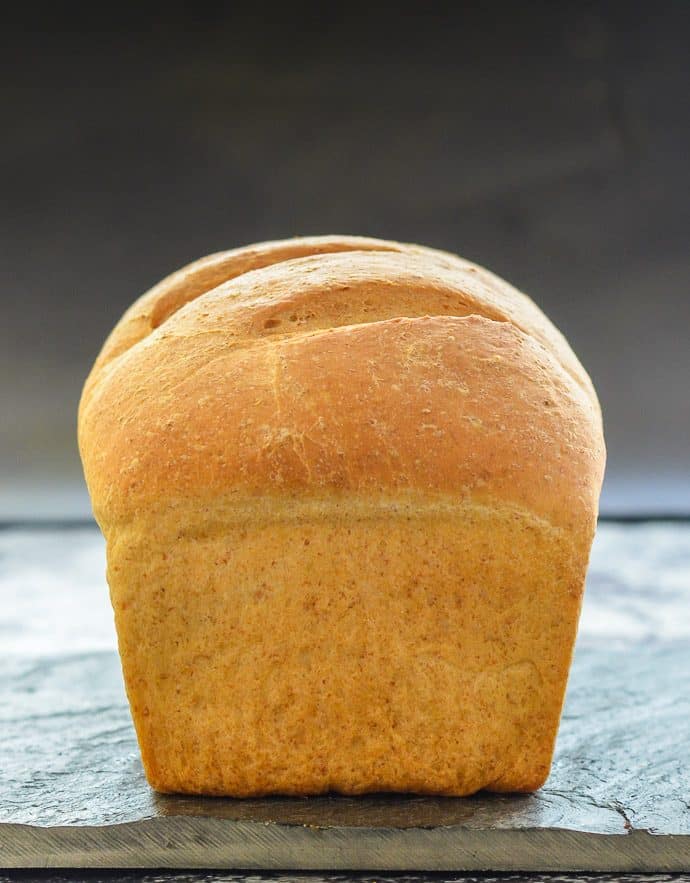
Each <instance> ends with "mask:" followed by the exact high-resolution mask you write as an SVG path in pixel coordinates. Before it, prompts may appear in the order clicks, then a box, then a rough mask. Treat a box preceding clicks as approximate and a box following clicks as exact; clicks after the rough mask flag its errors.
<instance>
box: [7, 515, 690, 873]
mask: <svg viewBox="0 0 690 883" xmlns="http://www.w3.org/2000/svg"><path fill="white" fill-rule="evenodd" d="M102 574H103V547H102V540H101V539H100V536H99V534H98V533H97V532H96V531H95V530H94V529H92V528H88V527H85V528H72V529H67V528H65V529H63V530H55V529H52V530H40V531H39V530H17V529H11V530H9V529H8V530H5V531H2V532H0V597H1V598H2V602H3V603H2V607H1V609H0V641H1V642H2V646H3V648H4V649H5V650H6V652H4V653H3V654H2V658H0V867H6V868H21V867H25V868H29V867H34V868H39V867H53V868H58V867H89V868H124V867H127V868H134V867H142V868H143V867H148V868H174V867H176V868H183V867H184V868H245V869H303V870H307V869H331V870H337V869H349V870H357V869H365V870H386V871H395V870H408V871H411V870H426V871H431V870H438V871H442V870H443V871H452V870H503V871H517V870H521V871H554V872H557V871H575V870H583V871H590V872H594V871H639V872H645V871H646V872H669V871H682V870H690V768H689V767H690V764H689V760H688V759H689V758H690V649H689V648H690V644H689V641H688V639H689V638H690V524H684V523H681V524H640V525H621V524H611V523H608V524H602V525H600V529H599V534H598V537H597V541H596V543H595V549H594V551H593V556H592V566H591V569H590V578H589V583H588V591H587V600H586V604H585V608H584V611H583V617H582V623H581V632H580V637H579V641H578V650H577V653H576V657H575V662H574V665H573V671H572V675H571V680H570V685H569V690H568V697H567V702H566V708H565V712H564V716H563V722H562V726H561V731H560V735H559V740H558V748H557V754H556V759H555V762H554V767H553V772H552V775H551V777H550V779H549V781H548V783H547V785H546V787H545V788H543V789H542V790H541V791H540V792H538V793H537V794H534V795H525V796H497V795H478V796H475V797H472V798H465V799H450V798H437V799H433V798H422V797H414V796H395V795H373V796H368V797H363V798H344V797H335V796H334V797H322V798H308V799H298V798H272V799H262V800H245V801H237V800H220V799H192V798H186V797H171V796H165V795H159V794H156V793H154V792H153V791H151V790H150V789H149V788H148V786H147V784H146V782H145V780H144V777H143V773H142V770H141V764H140V761H139V756H138V751H137V746H136V740H135V737H134V732H133V729H132V726H131V722H130V718H129V712H128V708H127V705H126V701H125V698H124V692H123V688H122V680H121V675H120V669H119V662H118V659H117V656H116V653H115V652H114V649H113V648H114V632H113V627H112V617H111V613H110V609H109V603H108V600H107V590H106V587H105V582H104V578H103V575H102Z"/></svg>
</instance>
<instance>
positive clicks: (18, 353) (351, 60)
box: [0, 0, 690, 519]
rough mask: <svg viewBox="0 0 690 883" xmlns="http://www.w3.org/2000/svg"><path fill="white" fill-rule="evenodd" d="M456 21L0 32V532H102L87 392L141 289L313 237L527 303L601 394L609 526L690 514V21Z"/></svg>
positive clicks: (212, 8) (114, 12)
mask: <svg viewBox="0 0 690 883" xmlns="http://www.w3.org/2000/svg"><path fill="white" fill-rule="evenodd" d="M333 5H335V4H333ZM142 7H145V5H144V4H142ZM105 8H107V12H104V11H103V10H104V9H105ZM391 8H392V7H391ZM440 8H441V7H440V6H438V5H437V4H419V5H418V6H417V7H416V9H417V11H415V12H413V11H410V9H409V7H407V8H406V7H404V6H398V7H395V9H396V11H395V12H394V13H392V12H387V11H385V10H384V9H379V10H378V11H377V10H375V9H370V10H369V11H368V12H367V13H366V14H365V15H364V14H363V15H355V14H354V13H353V12H352V7H350V12H349V14H348V15H345V14H342V15H339V14H338V13H337V11H334V10H332V9H329V10H328V11H327V7H325V6H322V7H321V9H320V11H319V12H318V13H314V11H313V10H312V11H311V12H309V11H307V10H306V9H304V10H301V9H300V7H299V6H295V5H294V4H284V5H283V6H282V7H276V8H273V5H266V4H255V5H254V7H252V10H251V12H250V13H245V14H240V13H239V12H237V11H236V9H235V7H234V5H231V4H227V5H226V4H216V5H209V4H206V5H198V4H197V5H194V4H186V5H179V4H178V5H175V4H169V5H168V6H166V7H165V8H164V9H162V8H161V9H160V10H159V11H157V12H154V11H152V8H151V7H149V8H148V10H147V9H146V8H140V9H138V10H137V11H136V12H132V13H129V12H126V11H123V8H122V7H119V6H117V5H108V6H107V7H100V6H99V5H98V4H94V5H93V6H91V7H89V8H86V7H85V8H83V9H81V10H79V11H78V10H77V8H76V7H72V11H71V13H69V15H70V17H69V18H66V17H65V16H66V15H67V13H66V12H65V9H64V8H61V7H60V5H59V4H55V6H54V8H53V11H52V12H50V13H49V14H48V15H44V14H42V13H39V12H38V10H37V9H36V7H35V6H34V5H33V4H28V5H27V7H26V9H22V8H20V9H19V10H18V11H17V10H16V9H15V11H14V12H13V16H14V18H13V19H12V20H10V19H8V18H5V20H4V22H3V27H2V28H0V49H1V50H2V51H1V53H0V65H1V67H2V71H1V76H2V79H1V82H0V94H1V95H2V123H3V134H2V138H1V139H0V167H1V169H2V172H1V174H2V202H1V204H0V228H1V234H0V241H1V245H0V248H1V249H2V261H1V263H0V286H1V287H0V297H1V298H2V304H1V312H0V518H5V519H7V518H11V517H50V516H53V515H69V516H79V515H83V514H86V513H88V511H89V509H88V501H87V499H86V494H85V491H84V488H83V484H82V481H81V473H80V467H79V461H78V455H77V451H76V443H75V411H76V405H77V400H78V396H79V392H80V386H81V383H82V381H83V379H84V376H85V375H86V372H87V371H88V368H89V366H90V363H91V361H92V359H93V358H94V356H95V355H96V352H97V350H98V348H99V347H100V344H101V342H102V339H103V338H104V336H105V335H106V333H107V332H108V331H109V329H110V328H111V326H112V325H113V323H114V322H115V321H116V320H117V318H118V317H119V315H120V314H121V312H122V311H123V309H124V308H125V307H126V306H127V305H128V304H129V303H130V302H131V301H132V300H133V299H134V298H135V297H136V296H137V295H138V294H140V293H141V292H142V291H143V290H145V289H146V288H148V287H149V286H150V285H151V284H153V283H154V282H156V281H157V280H158V279H159V278H160V277H161V276H163V275H165V274H167V273H168V272H170V271H172V270H173V269H176V268H177V267H178V266H180V265H181V264H183V263H185V262H187V261H189V260H192V259H194V258H196V257H199V256H201V255H203V254H205V253H208V252H211V251H215V250H218V249H223V248H228V247H232V246H235V245H240V244H244V243H248V242H252V241H256V240H261V239H267V238H275V237H282V236H291V235H295V234H310V233H321V232H341V233H360V234H369V235H374V236H383V237H391V238H396V239H402V240H412V241H418V242H422V243H426V244H429V245H434V246H439V247H442V248H446V249H450V250H452V251H456V252H459V253H460V254H462V255H464V256H466V257H469V258H471V259H473V260H476V261H478V262H479V263H482V264H485V265H487V266H488V267H490V268H491V269H493V270H495V271H496V272H498V273H499V274H501V275H503V276H505V277H506V278H508V279H509V280H510V281H512V282H513V283H515V284H517V285H518V286H519V287H521V288H523V289H524V290H525V291H527V292H528V293H529V294H531V295H532V297H533V298H534V299H535V300H536V301H537V303H539V304H540V305H541V306H542V307H543V309H544V310H545V311H546V312H547V313H548V315H549V316H550V317H551V318H552V319H553V320H554V321H555V322H556V324H557V325H559V326H560V328H561V329H562V330H563V331H564V333H565V334H566V335H567V336H568V338H569V339H570V341H571V343H572V345H573V347H574V349H575V350H576V352H577V353H578V354H579V355H580V357H581V359H582V361H583V363H584V365H585V366H586V368H587V369H588V370H589V371H590V373H591V375H592V377H593V379H594V382H595V384H596V386H597V388H598V390H599V393H600V397H601V400H602V405H603V409H604V415H605V421H606V430H607V441H608V447H609V469H608V476H607V482H606V487H605V494H604V498H603V501H602V510H603V511H604V512H607V513H614V512H619V513H620V512H627V513H636V512H637V513H640V512H665V513H670V512H686V513H690V445H689V442H688V439H689V438H690V404H689V402H690V397H689V394H688V386H689V381H690V356H689V340H690V330H689V328H690V258H689V254H688V233H689V231H690V202H689V200H688V192H689V188H688V184H689V177H688V173H687V163H688V156H689V155H690V121H689V117H688V96H689V95H690V61H689V58H690V55H689V53H688V46H689V45H690V3H688V2H676V3H674V2H663V0H662V2H656V3H637V2H628V3H620V4H610V3H609V4H586V3H557V2H553V3H546V2H544V3H531V4H530V3H526V4H524V3H504V4H498V3H482V4H471V5H463V4H462V3H458V4H456V5H455V6H453V7H452V11H448V12H440V11H438V10H439V9H440ZM281 10H282V11H281Z"/></svg>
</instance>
